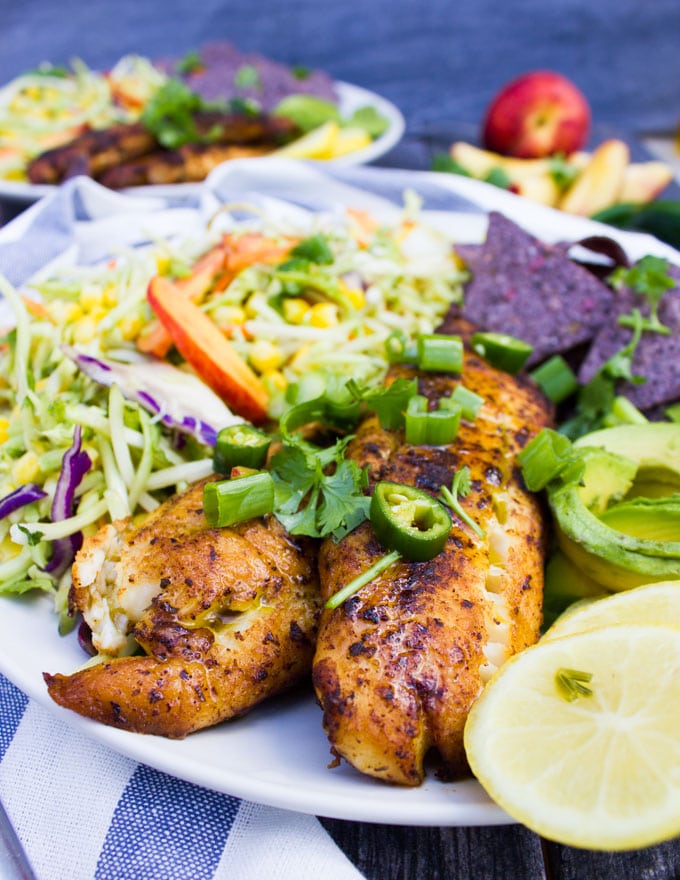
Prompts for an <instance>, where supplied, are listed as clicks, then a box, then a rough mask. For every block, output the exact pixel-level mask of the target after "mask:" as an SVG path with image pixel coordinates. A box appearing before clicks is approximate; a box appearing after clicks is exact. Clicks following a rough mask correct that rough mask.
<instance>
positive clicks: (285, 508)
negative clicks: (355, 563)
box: [270, 438, 370, 541]
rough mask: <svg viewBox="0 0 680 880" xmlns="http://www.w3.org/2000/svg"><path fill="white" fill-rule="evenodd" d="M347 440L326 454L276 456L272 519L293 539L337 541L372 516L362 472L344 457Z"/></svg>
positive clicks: (309, 449) (298, 449)
mask: <svg viewBox="0 0 680 880" xmlns="http://www.w3.org/2000/svg"><path fill="white" fill-rule="evenodd" d="M349 439H350V438H343V439H342V440H339V441H338V442H337V443H335V444H334V445H333V446H330V447H328V448H327V449H320V448H318V447H313V446H312V445H311V444H305V445H304V446H302V445H292V446H284V448H283V449H282V450H281V451H280V452H277V453H276V455H274V456H272V460H271V462H270V472H271V474H272V477H273V479H274V486H275V503H274V514H275V516H276V518H277V519H278V520H279V521H280V522H281V524H282V525H283V526H284V527H285V528H286V529H287V530H288V531H289V532H290V533H291V534H292V535H309V536H310V537H312V538H325V537H328V536H331V537H332V538H333V539H334V540H336V541H339V540H340V539H341V538H343V537H344V536H345V535H346V534H348V533H349V532H351V531H352V530H353V529H354V528H356V527H357V526H358V525H359V524H360V523H362V522H363V521H364V520H365V519H366V518H367V517H368V507H369V503H370V499H369V498H367V497H366V496H365V495H364V493H363V489H364V487H365V483H366V478H365V475H364V472H363V471H362V470H361V468H359V466H358V465H357V464H356V462H354V461H351V460H349V459H345V457H344V451H345V448H346V446H347V443H348V442H349Z"/></svg>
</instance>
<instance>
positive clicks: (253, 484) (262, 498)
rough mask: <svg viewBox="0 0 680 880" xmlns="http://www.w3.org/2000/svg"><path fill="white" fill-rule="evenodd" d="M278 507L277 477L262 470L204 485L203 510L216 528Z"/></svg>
mask: <svg viewBox="0 0 680 880" xmlns="http://www.w3.org/2000/svg"><path fill="white" fill-rule="evenodd" d="M273 509H274V479H273V477H272V475H271V474H270V473H269V471H258V473H256V474H252V475H251V476H249V477H240V478H238V479H236V480H218V481H217V482H214V483H206V484H205V486H204V487H203V510H204V511H205V518H206V519H207V520H208V524H209V525H210V526H212V527H213V528H223V527H224V526H232V525H234V524H235V523H240V522H245V521H246V520H248V519H254V518H255V517H257V516H264V514H265V513H271V512H272V510H273Z"/></svg>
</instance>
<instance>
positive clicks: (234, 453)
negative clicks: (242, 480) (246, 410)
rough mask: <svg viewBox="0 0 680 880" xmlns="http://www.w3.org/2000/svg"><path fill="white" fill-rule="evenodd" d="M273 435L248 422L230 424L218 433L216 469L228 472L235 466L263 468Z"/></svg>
mask: <svg viewBox="0 0 680 880" xmlns="http://www.w3.org/2000/svg"><path fill="white" fill-rule="evenodd" d="M271 442H272V440H271V437H270V436H269V435H268V434H265V432H264V431H260V430H259V429H258V428H255V427H253V425H251V424H249V423H248V422H244V423H243V424H241V425H229V426H228V427H226V428H222V430H221V431H220V432H219V433H218V435H217V442H216V443H215V450H214V454H213V458H214V462H215V470H216V471H217V472H218V473H220V474H228V473H229V472H230V471H231V469H232V468H233V467H241V466H242V467H249V468H257V469H259V468H261V467H262V466H263V465H264V463H265V461H266V459H267V451H268V449H269V447H270V445H271Z"/></svg>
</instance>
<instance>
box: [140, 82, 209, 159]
mask: <svg viewBox="0 0 680 880" xmlns="http://www.w3.org/2000/svg"><path fill="white" fill-rule="evenodd" d="M201 109H203V101H202V99H201V97H200V96H199V95H197V94H196V93H195V92H192V91H191V89H190V88H189V87H188V86H186V85H185V84H184V83H183V82H181V80H178V79H169V80H168V81H167V82H166V83H164V85H162V86H161V87H160V88H159V89H158V90H157V91H156V92H155V93H154V94H153V95H152V97H151V99H150V100H149V102H148V103H147V105H146V107H145V108H144V111H143V112H142V116H141V121H142V124H143V125H144V127H145V128H147V129H148V130H149V131H150V132H151V133H152V134H153V135H154V136H155V137H156V139H157V140H158V142H159V143H160V144H161V145H162V146H164V147H166V148H168V149H176V148H177V147H181V146H182V144H188V143H194V142H197V141H200V140H201V136H200V134H199V132H198V129H197V128H196V123H195V122H194V114H195V113H197V112H198V111H199V110H201Z"/></svg>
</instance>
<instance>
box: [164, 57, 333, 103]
mask: <svg viewBox="0 0 680 880" xmlns="http://www.w3.org/2000/svg"><path fill="white" fill-rule="evenodd" d="M197 55H198V58H199V59H200V63H201V65H200V67H198V68H197V69H196V70H190V71H188V72H186V73H180V72H178V69H177V68H178V59H176V58H172V59H168V58H164V59H159V60H158V61H155V62H154V64H155V65H156V67H158V68H159V69H160V70H162V71H163V72H164V73H165V74H166V75H168V76H177V77H179V78H180V79H182V80H183V81H184V82H185V83H186V84H187V85H188V86H189V88H190V89H191V90H192V91H194V92H196V93H197V94H198V95H200V96H201V97H202V98H203V100H204V101H207V102H212V101H220V102H222V101H230V100H233V99H234V98H238V99H241V100H247V101H251V102H254V104H255V105H256V106H257V108H258V109H260V110H262V111H263V112H265V113H267V112H269V111H271V110H272V109H273V108H274V107H275V106H276V105H277V104H278V103H279V102H280V101H281V100H282V99H283V98H286V97H288V96H289V95H299V94H305V95H314V96H315V97H317V98H324V99H325V100H328V101H333V102H334V103H337V100H338V96H337V93H336V90H335V85H334V83H333V80H332V79H331V77H330V76H329V75H328V74H327V73H325V72H324V71H322V70H309V71H307V70H305V71H299V70H298V71H296V69H295V68H293V67H290V66H289V65H287V64H282V63H280V62H277V61H273V60H271V59H270V58H266V57H265V56H264V55H260V54H258V53H255V52H241V51H240V50H239V49H237V48H236V46H234V45H233V44H232V43H229V42H227V41H219V42H213V43H206V44H205V45H204V46H202V47H201V49H200V50H199V51H198V52H197Z"/></svg>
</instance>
